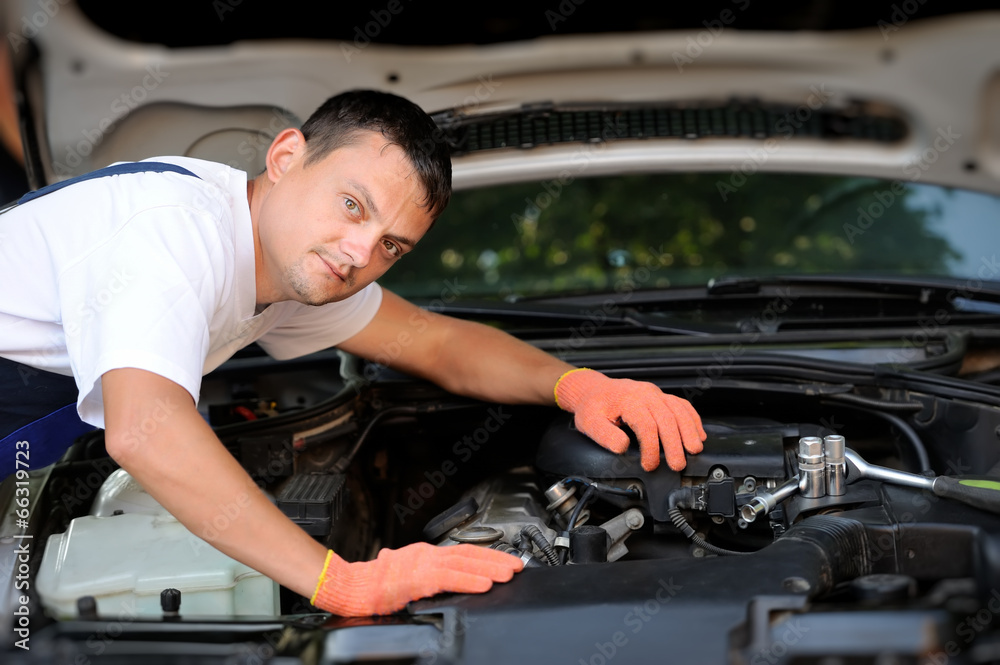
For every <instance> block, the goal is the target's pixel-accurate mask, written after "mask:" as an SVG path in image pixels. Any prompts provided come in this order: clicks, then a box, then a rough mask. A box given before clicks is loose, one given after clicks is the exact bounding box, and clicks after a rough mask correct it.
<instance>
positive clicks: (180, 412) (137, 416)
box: [103, 370, 327, 598]
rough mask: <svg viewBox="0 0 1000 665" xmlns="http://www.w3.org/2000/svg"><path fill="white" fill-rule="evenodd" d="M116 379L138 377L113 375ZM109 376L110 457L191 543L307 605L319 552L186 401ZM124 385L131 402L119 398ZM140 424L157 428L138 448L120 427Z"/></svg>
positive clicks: (320, 556)
mask: <svg viewBox="0 0 1000 665" xmlns="http://www.w3.org/2000/svg"><path fill="white" fill-rule="evenodd" d="M121 371H126V372H132V373H134V372H138V371H140V370H116V372H121ZM109 374H110V373H109ZM108 376H109V375H105V378H104V380H103V381H104V393H105V402H106V404H109V407H108V411H109V413H108V430H107V434H106V442H107V446H108V452H109V454H111V456H112V457H114V459H115V460H116V461H117V462H118V463H119V464H120V465H121V466H122V467H123V468H124V469H125V470H126V471H128V472H129V473H130V474H131V475H132V476H133V477H134V478H135V479H136V481H137V482H138V483H139V484H140V485H142V487H143V488H144V489H145V490H146V491H148V492H149V493H150V494H151V495H152V496H153V498H155V499H156V500H157V501H159V502H160V503H161V504H162V505H163V506H164V507H165V508H166V509H167V510H169V511H170V513H171V514H172V515H174V517H176V518H177V519H178V520H179V521H180V522H181V523H182V524H184V526H186V527H187V528H188V529H189V530H191V531H192V532H193V533H194V534H195V535H197V536H199V537H201V538H203V539H204V540H206V541H207V542H209V543H210V544H211V545H213V546H214V547H215V548H216V549H218V550H220V551H222V552H224V553H225V554H228V555H229V556H231V557H233V558H234V559H236V560H238V561H240V562H242V563H244V564H246V565H248V566H250V567H251V568H253V569H255V570H257V571H259V572H261V573H263V574H265V575H267V576H268V577H270V578H272V579H274V580H275V581H277V582H278V583H279V584H282V585H284V586H286V587H288V588H290V589H292V590H293V591H295V592H297V593H299V594H301V595H303V596H305V597H307V598H308V597H310V596H311V595H312V593H313V590H314V589H315V585H316V581H317V579H318V577H319V573H320V570H321V569H322V567H323V561H324V558H325V556H326V552H327V550H326V548H324V547H323V546H322V545H321V544H319V543H318V542H316V541H315V540H313V538H312V537H310V536H309V535H308V534H307V533H305V531H303V530H302V529H301V528H299V527H298V526H297V525H296V524H294V523H293V522H292V521H291V520H289V519H288V518H287V517H286V516H285V515H284V514H282V513H281V511H280V510H279V509H278V508H277V507H276V506H275V505H274V504H272V503H271V502H270V501H269V500H268V498H267V497H266V496H265V495H264V493H263V492H261V491H260V489H259V488H258V487H257V486H256V485H255V484H254V482H253V480H252V479H251V478H250V476H249V475H248V474H247V473H246V471H244V470H243V468H242V467H241V466H240V465H239V463H238V462H237V461H236V460H235V459H234V458H233V457H232V455H230V454H229V452H228V451H227V450H226V449H225V447H224V446H223V445H222V442H220V441H219V439H218V437H216V436H215V434H214V432H212V430H211V428H210V427H209V426H208V425H207V424H206V423H205V421H204V420H203V419H202V418H201V416H200V415H199V414H198V412H197V410H196V409H195V408H194V405H193V403H192V402H191V398H190V396H189V395H188V394H187V393H186V392H185V391H184V390H183V389H181V388H180V387H179V386H176V384H172V383H171V384H170V386H173V388H174V389H176V390H173V389H169V387H168V392H167V393H166V394H165V395H161V396H159V397H153V398H151V394H150V393H146V392H145V391H144V390H143V388H142V385H143V384H142V383H141V382H140V383H139V387H138V388H136V387H135V386H136V383H135V381H134V380H133V381H130V382H128V383H122V384H120V385H116V383H115V377H113V376H112V377H111V378H110V380H109V378H108ZM133 376H134V375H133ZM118 378H119V379H121V378H122V377H118ZM157 378H159V377H157ZM161 381H164V380H162V379H161ZM154 383H155V382H154ZM168 383H169V382H168ZM130 385H131V386H132V388H131V394H128V395H127V396H126V395H123V393H122V390H123V389H126V388H128V386H130ZM109 388H110V389H111V390H110V391H109ZM109 398H110V400H109ZM157 399H159V400H160V401H159V402H157ZM164 400H165V403H166V404H168V405H170V407H171V409H169V411H170V412H169V415H168V416H167V417H166V418H163V417H162V407H161V412H160V413H158V414H157V415H158V416H159V417H158V418H154V417H153V415H154V413H153V409H155V408H156V405H157V404H160V405H162V404H163V403H164ZM144 419H148V420H145V422H150V423H156V428H155V431H153V432H152V433H149V434H148V436H147V438H145V440H143V441H141V442H139V441H137V440H136V439H135V438H134V437H130V436H129V435H128V432H129V431H130V429H129V428H128V427H127V425H126V424H127V423H128V422H138V423H142V422H144ZM146 429H148V428H146ZM146 429H143V432H144V433H145V432H146ZM234 506H235V511H234V508H233V507H234ZM234 512H235V513H236V514H235V515H234V514H233V513H234ZM220 515H221V516H223V517H225V519H226V524H227V526H226V527H225V528H222V529H220V528H218V526H217V524H216V521H217V518H218V517H219V516H220ZM209 535H211V536H213V537H211V538H210V537H209Z"/></svg>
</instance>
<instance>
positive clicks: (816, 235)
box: [380, 173, 1000, 299]
mask: <svg viewBox="0 0 1000 665" xmlns="http://www.w3.org/2000/svg"><path fill="white" fill-rule="evenodd" d="M737 182H739V181H736V179H735V178H734V177H733V175H732V174H730V173H724V174H719V173H683V174H679V173H658V174H643V175H622V176H608V177H599V178H585V179H584V178H577V179H574V180H572V181H569V182H560V181H559V180H549V181H543V182H534V183H519V184H513V185H499V186H493V187H484V188H479V189H474V190H467V191H459V192H456V193H455V194H454V196H453V198H452V202H451V204H450V205H449V207H448V209H447V210H446V211H445V213H444V214H443V215H442V216H441V217H440V219H439V220H438V221H437V223H436V225H435V227H434V228H433V229H431V231H429V232H428V233H427V235H426V236H425V237H424V238H423V239H422V240H421V241H420V244H419V245H418V247H417V249H416V250H415V251H414V252H412V253H411V254H409V255H408V256H406V257H405V258H404V259H403V260H401V261H400V263H399V264H398V265H396V266H395V267H393V269H392V270H390V271H389V272H388V273H387V274H386V275H385V276H384V277H383V278H382V280H380V281H381V283H382V284H383V285H384V286H386V287H388V288H389V289H391V290H393V291H395V292H397V293H399V294H401V295H403V296H404V297H408V298H414V299H422V298H438V297H440V296H441V294H442V292H443V290H448V291H449V292H450V293H452V294H453V295H455V296H458V297H460V298H465V299H472V298H476V299H480V298H487V299H496V298H499V299H514V298H522V297H554V296H558V295H561V294H568V293H580V292H588V291H613V290H615V289H616V288H620V287H621V285H625V284H627V285H628V286H629V288H630V289H641V288H667V287H676V286H693V285H698V286H704V285H705V284H706V283H707V282H708V281H709V279H711V278H719V277H723V276H744V277H766V276H777V275H783V274H840V275H844V274H848V275H859V276H861V275H865V276H887V275H891V276H920V277H928V276H930V277H955V278H959V279H968V278H979V279H985V280H994V281H996V280H1000V274H998V271H1000V268H997V267H996V264H995V260H994V258H993V257H994V254H995V252H996V248H998V247H1000V198H998V197H995V196H990V195H986V194H980V193H975V192H968V191H963V190H958V189H953V188H943V187H937V186H933V185H924V184H920V183H915V182H904V181H900V180H895V181H888V180H880V179H874V178H860V177H843V176H827V175H800V174H773V173H758V174H755V175H753V176H751V177H748V178H745V180H743V181H742V182H739V184H738V185H737ZM984 266H985V268H984Z"/></svg>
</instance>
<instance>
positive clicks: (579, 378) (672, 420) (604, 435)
mask: <svg viewBox="0 0 1000 665" xmlns="http://www.w3.org/2000/svg"><path fill="white" fill-rule="evenodd" d="M555 394H556V404H557V405H559V408H561V409H565V410H566V411H570V412H571V413H574V414H575V415H576V417H575V422H576V428H577V429H578V430H580V431H581V432H583V433H584V434H586V435H587V436H589V437H590V438H591V439H593V440H594V441H596V442H597V443H599V444H600V445H602V446H604V447H605V448H607V449H608V450H610V451H611V452H614V453H619V454H620V453H623V452H625V451H626V450H627V449H628V443H629V440H628V435H626V434H625V432H623V431H622V430H621V429H620V428H619V427H618V425H620V424H621V423H622V422H624V423H625V424H626V425H628V426H629V427H630V428H632V431H633V432H635V436H636V438H637V439H639V450H640V451H641V452H642V468H643V469H645V470H646V471H652V470H653V469H655V468H656V467H657V466H659V465H660V443H661V442H662V444H663V452H664V454H665V455H666V457H667V464H668V465H669V466H670V468H671V469H673V470H674V471H680V470H681V469H683V468H684V466H685V465H686V464H687V461H686V460H685V459H684V451H685V450H687V451H688V452H689V453H691V454H692V455H694V454H695V453H700V452H701V450H702V441H704V440H705V430H704V429H703V428H702V426H701V418H699V417H698V413H697V412H696V411H695V410H694V407H693V406H691V403H690V402H688V401H687V400H686V399H681V398H680V397H675V396H674V395H668V394H666V393H664V392H662V391H661V390H660V389H659V388H657V387H656V386H654V385H653V384H652V383H647V382H645V381H632V380H631V379H611V378H608V377H606V376H604V375H603V374H601V373H600V372H595V371H594V370H592V369H585V368H580V369H574V370H570V371H568V372H566V373H565V374H563V375H562V376H561V377H559V380H558V381H557V382H556V387H555Z"/></svg>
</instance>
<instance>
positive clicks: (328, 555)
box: [309, 550, 333, 605]
mask: <svg viewBox="0 0 1000 665" xmlns="http://www.w3.org/2000/svg"><path fill="white" fill-rule="evenodd" d="M332 558H333V550H327V552H326V561H324V562H323V570H321V571H320V573H319V581H317V582H316V590H315V591H313V595H312V598H310V599H309V602H310V603H311V604H313V605H315V604H316V596H318V595H319V590H320V589H321V588H322V587H323V580H325V579H326V571H327V569H328V568H329V567H330V559H332Z"/></svg>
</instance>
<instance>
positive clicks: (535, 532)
mask: <svg viewBox="0 0 1000 665" xmlns="http://www.w3.org/2000/svg"><path fill="white" fill-rule="evenodd" d="M520 535H521V537H522V538H529V539H531V542H533V543H534V544H535V546H537V547H538V549H539V550H541V552H542V554H544V555H545V559H546V560H547V561H548V562H549V565H550V566H558V565H559V557H558V555H556V551H555V550H554V549H552V544H551V543H549V541H548V539H547V538H546V537H545V534H543V533H542V532H541V530H540V529H539V528H538V527H537V526H535V525H534V524H529V525H527V526H526V527H524V528H523V529H521V533H520Z"/></svg>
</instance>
